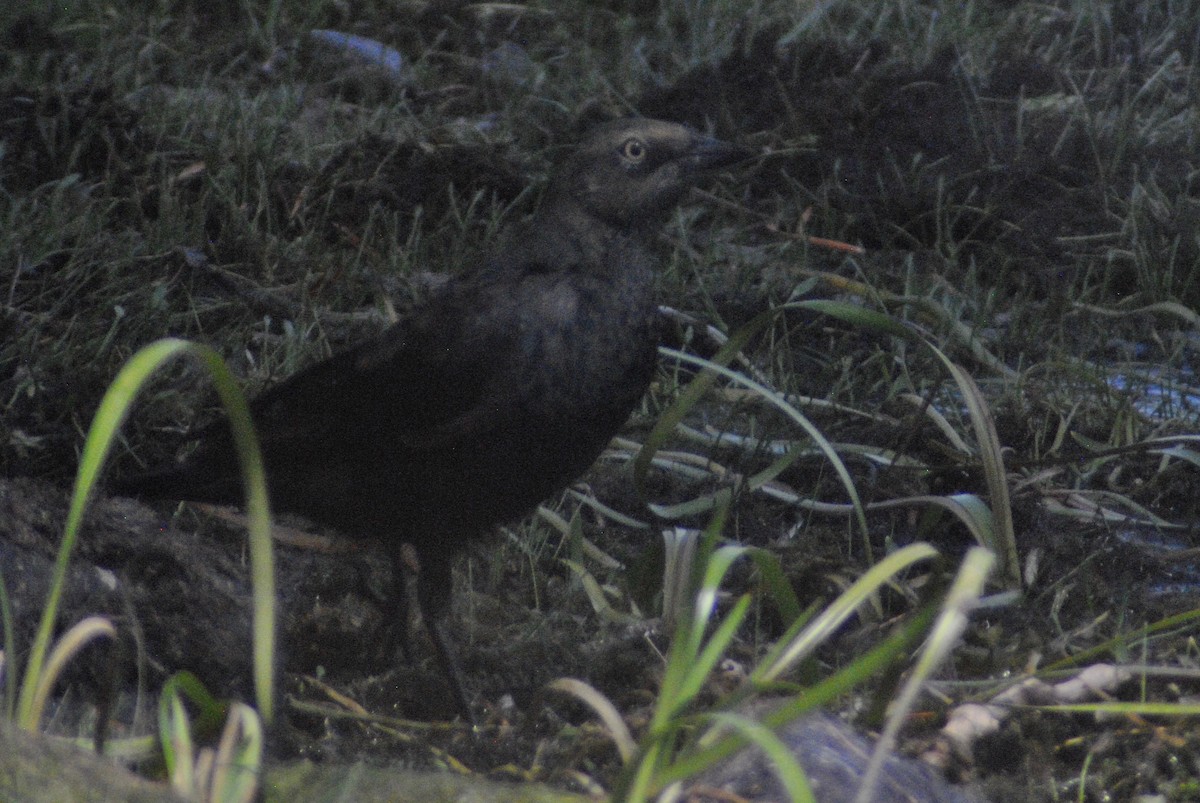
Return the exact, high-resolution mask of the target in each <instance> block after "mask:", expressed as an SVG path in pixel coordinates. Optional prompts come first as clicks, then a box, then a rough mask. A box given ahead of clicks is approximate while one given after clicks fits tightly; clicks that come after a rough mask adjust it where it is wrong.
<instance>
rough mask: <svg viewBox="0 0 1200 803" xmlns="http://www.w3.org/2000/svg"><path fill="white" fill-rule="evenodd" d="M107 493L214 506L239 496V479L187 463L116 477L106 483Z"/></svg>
mask: <svg viewBox="0 0 1200 803" xmlns="http://www.w3.org/2000/svg"><path fill="white" fill-rule="evenodd" d="M107 491H108V493H109V495H111V496H132V497H136V498H138V499H179V500H186V501H189V502H212V503H216V504H224V503H227V502H229V501H230V500H233V499H240V498H241V496H242V489H241V485H240V478H239V477H238V476H237V475H236V473H235V476H234V477H233V480H232V481H230V480H229V479H226V478H223V477H220V476H219V475H218V476H214V473H213V472H207V471H204V470H203V469H202V467H200V466H196V465H194V464H190V463H184V464H183V465H181V466H176V467H172V468H166V469H158V470H155V471H147V472H144V473H141V474H132V475H129V476H125V477H117V478H115V479H113V480H111V481H109V482H108V483H107Z"/></svg>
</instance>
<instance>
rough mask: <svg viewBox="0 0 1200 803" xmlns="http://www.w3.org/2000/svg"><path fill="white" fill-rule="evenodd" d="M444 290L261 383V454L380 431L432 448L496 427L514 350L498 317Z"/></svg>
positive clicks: (255, 407)
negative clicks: (287, 374)
mask: <svg viewBox="0 0 1200 803" xmlns="http://www.w3.org/2000/svg"><path fill="white" fill-rule="evenodd" d="M459 301H460V299H458V298H457V297H456V296H455V294H452V293H450V294H446V295H444V296H443V297H441V298H439V299H437V300H435V301H434V303H431V304H430V305H427V306H426V307H424V308H422V309H421V310H419V311H418V312H416V313H415V314H414V315H413V316H412V317H410V318H409V319H406V320H404V321H402V322H400V323H398V324H396V325H395V326H393V327H392V328H391V329H389V330H387V331H386V332H384V333H382V334H381V335H379V336H378V337H376V338H374V339H372V340H369V341H366V342H365V343H362V344H360V345H359V346H357V347H354V348H352V349H350V350H349V351H346V352H343V353H341V354H338V355H335V356H334V357H332V358H330V359H328V360H325V361H323V362H320V363H317V364H316V365H313V366H311V367H310V368H308V369H306V370H303V371H301V372H299V373H298V374H296V375H294V376H293V377H291V378H289V379H287V380H285V381H284V382H282V383H280V384H279V385H276V386H275V387H273V388H271V389H269V390H267V391H266V392H265V393H263V394H262V395H261V396H259V397H258V398H257V399H255V401H254V402H253V404H252V406H251V409H252V411H253V416H254V419H255V423H256V425H257V427H258V431H259V436H260V439H261V441H262V446H263V450H264V452H266V453H267V454H277V455H287V454H301V453H305V452H311V451H312V450H314V449H320V448H322V444H325V443H330V442H341V443H345V442H347V441H354V440H356V439H371V438H386V439H389V442H391V443H395V444H396V445H399V446H402V447H404V448H409V449H413V450H424V449H433V448H437V447H438V446H439V445H442V444H443V443H447V442H449V441H451V440H454V441H459V440H464V439H466V440H469V439H471V438H473V437H476V436H478V435H479V434H481V433H482V432H484V431H486V430H488V429H489V428H490V427H491V426H494V425H495V424H496V423H497V421H496V418H497V415H498V413H497V411H502V410H504V409H506V408H507V405H506V404H505V400H506V399H505V398H504V396H505V394H511V393H513V392H515V390H514V389H513V388H512V386H511V383H504V382H502V381H500V379H501V378H502V377H503V375H504V373H505V371H506V370H507V366H508V365H509V363H510V362H511V360H512V359H514V356H515V354H514V350H515V349H516V348H517V344H516V342H515V338H514V337H513V335H512V333H511V332H510V331H504V330H503V329H501V328H499V327H496V326H490V325H489V323H488V322H489V321H490V320H492V319H493V317H494V316H487V315H483V316H479V315H478V310H474V309H470V308H467V307H464V306H463V305H462V304H461V303H458V302H459Z"/></svg>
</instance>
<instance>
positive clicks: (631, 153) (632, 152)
mask: <svg viewBox="0 0 1200 803" xmlns="http://www.w3.org/2000/svg"><path fill="white" fill-rule="evenodd" d="M621 155H622V156H624V157H625V158H626V159H628V160H629V161H630V162H633V163H634V164H636V163H638V162H640V161H642V160H643V159H645V158H646V143H644V142H642V141H641V140H640V139H636V138H633V139H627V140H625V144H624V145H622V146H621Z"/></svg>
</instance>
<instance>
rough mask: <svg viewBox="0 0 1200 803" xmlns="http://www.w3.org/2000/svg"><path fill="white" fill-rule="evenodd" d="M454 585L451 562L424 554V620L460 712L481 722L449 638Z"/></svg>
mask: <svg viewBox="0 0 1200 803" xmlns="http://www.w3.org/2000/svg"><path fill="white" fill-rule="evenodd" d="M450 584H451V577H450V561H449V560H448V559H447V558H446V557H445V556H441V555H431V554H428V553H426V554H423V555H421V570H420V572H419V573H418V574H417V606H418V607H419V608H420V610H421V620H422V621H423V622H425V630H426V631H428V633H429V639H430V641H432V642H433V651H434V655H435V656H436V657H437V662H438V667H439V668H440V669H441V670H442V674H443V675H444V676H445V678H446V682H447V683H449V684H450V693H451V694H453V695H454V702H455V704H456V705H457V706H458V712H459V714H461V715H462V718H463V719H464V720H465V721H467V722H469V723H471V725H473V726H474V725H477V724H478V723H477V722H476V721H475V714H474V712H473V711H472V710H471V706H470V705H469V704H468V703H467V695H466V693H465V692H464V691H463V676H462V670H461V669H460V668H459V666H458V661H457V660H456V659H455V657H454V653H453V652H452V651H451V649H450V642H449V641H448V640H447V638H446V631H445V619H446V613H447V612H448V611H449V609H450Z"/></svg>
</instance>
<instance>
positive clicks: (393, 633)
mask: <svg viewBox="0 0 1200 803" xmlns="http://www.w3.org/2000/svg"><path fill="white" fill-rule="evenodd" d="M411 573H412V569H411V567H410V562H409V561H408V560H407V559H406V557H405V556H404V554H403V553H402V551H401V550H395V551H393V552H392V582H391V587H390V588H389V589H388V591H387V596H386V599H384V601H383V610H384V616H391V617H392V619H391V623H390V624H389V625H388V627H387V634H388V638H389V639H390V640H391V646H392V648H393V649H395V647H396V646H397V645H398V646H399V647H400V651H401V652H402V653H404V660H405V661H407V662H408V663H410V664H411V663H412V659H413V652H412V647H411V646H410V645H411V644H412V636H411V633H410V632H409V629H408V626H409V617H408V576H409V575H410V574H411Z"/></svg>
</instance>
